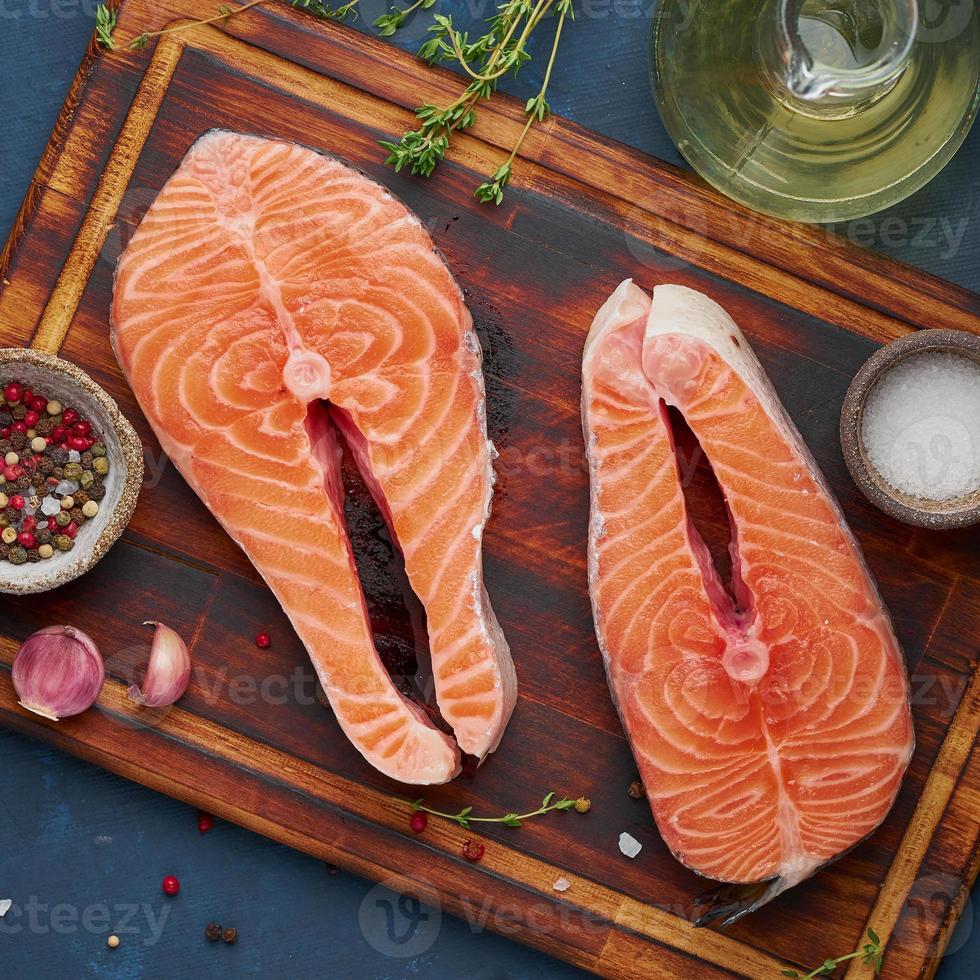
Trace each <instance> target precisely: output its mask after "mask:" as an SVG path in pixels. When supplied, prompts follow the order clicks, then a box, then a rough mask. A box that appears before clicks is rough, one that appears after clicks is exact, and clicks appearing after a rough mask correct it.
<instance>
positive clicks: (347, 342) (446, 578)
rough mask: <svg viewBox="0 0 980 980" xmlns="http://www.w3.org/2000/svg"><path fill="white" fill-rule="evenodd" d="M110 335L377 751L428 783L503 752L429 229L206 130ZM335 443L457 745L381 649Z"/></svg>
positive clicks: (351, 725)
mask: <svg viewBox="0 0 980 980" xmlns="http://www.w3.org/2000/svg"><path fill="white" fill-rule="evenodd" d="M112 326H113V345H114V347H115V351H116V356H117V357H118V359H119V363H120V364H121V365H122V368H123V370H124V372H125V374H126V377H127V379H128V380H129V383H130V385H131V386H132V388H133V391H134V392H135V394H136V397H137V399H138V401H139V404H140V407H141V408H142V409H143V412H144V414H145V415H146V418H147V419H148V421H149V423H150V425H151V426H152V428H153V431H154V432H155V433H156V435H157V437H158V439H159V440H160V444H161V446H162V447H163V449H164V451H165V452H166V453H167V455H168V456H169V457H170V459H171V460H172V461H173V463H174V465H175V466H176V467H177V469H178V470H179V471H180V473H181V474H182V475H183V477H184V479H185V480H186V481H187V482H188V483H189V484H190V485H191V487H192V488H193V489H194V490H195V491H196V493H197V494H198V496H199V497H200V498H201V500H202V501H203V502H204V503H205V504H206V505H207V507H208V508H209V510H210V511H211V513H212V514H213V515H214V516H215V517H216V518H217V519H218V521H220V522H221V524H222V525H223V526H224V528H225V530H227V532H228V533H229V534H230V535H231V537H232V538H233V539H234V540H235V541H236V542H237V543H238V544H239V545H240V546H241V547H242V548H243V549H244V551H245V553H246V554H247V555H248V557H249V558H250V559H251V561H252V563H253V564H254V565H255V567H256V569H258V571H259V572H260V573H261V575H262V577H263V578H264V579H265V581H266V582H267V583H268V585H269V587H270V588H271V589H272V591H273V592H274V593H275V595H276V597H277V598H278V600H279V602H280V603H281V605H282V608H283V609H284V610H285V612H286V614H287V615H288V617H289V619H290V621H291V622H292V624H293V626H294V627H295V629H296V632H297V633H298V634H299V636H300V638H301V639H302V641H303V643H304V644H305V646H306V648H307V650H308V651H309V654H310V657H311V658H312V660H313V664H314V666H315V668H316V671H317V674H318V676H319V678H320V681H321V683H322V685H323V688H324V690H325V691H326V693H327V696H328V697H329V699H330V703H331V705H332V707H333V710H334V713H335V714H336V717H337V720H338V722H339V723H340V725H341V727H342V728H343V729H344V731H345V732H346V734H347V736H348V737H349V738H350V740H351V741H352V742H353V743H354V745H355V746H356V747H357V749H358V750H359V751H360V752H361V753H362V754H363V755H364V757H365V758H366V759H367V760H368V761H369V762H371V763H372V764H373V765H374V766H375V767H377V769H379V770H380V771H381V772H383V773H385V774H386V775H388V776H391V777H392V778H394V779H398V780H401V781H402V782H406V783H418V784H425V783H442V782H445V781H447V780H449V779H451V778H452V777H453V776H455V775H456V774H457V773H458V772H459V768H460V751H459V750H460V749H462V751H463V752H466V753H468V754H470V755H474V756H477V757H479V758H481V759H482V758H483V757H484V756H486V755H487V753H489V752H492V751H493V750H494V749H495V748H496V747H497V744H498V742H499V741H500V738H501V736H502V734H503V731H504V727H505V725H506V723H507V720H508V718H509V716H510V714H511V711H512V709H513V707H514V702H515V699H516V688H517V683H516V678H515V674H514V668H513V664H512V662H511V658H510V652H509V650H508V647H507V643H506V641H505V639H504V636H503V634H502V632H501V630H500V627H499V625H498V624H497V620H496V618H495V616H494V614H493V611H492V609H491V608H490V603H489V601H488V598H487V594H486V591H485V589H484V585H483V570H482V538H483V530H484V526H485V524H486V521H487V517H488V515H489V512H490V498H491V493H492V486H493V470H492V465H491V457H492V454H493V446H492V445H491V443H490V442H489V441H488V439H487V433H486V421H485V415H486V412H485V400H484V399H485V395H484V386H483V373H482V368H481V354H480V346H479V343H478V341H477V339H476V335H475V334H474V332H473V325H472V321H471V319H470V316H469V313H468V312H467V310H466V307H465V305H464V303H463V298H462V294H461V292H460V290H459V287H458V286H457V285H456V283H455V281H454V280H453V278H452V275H451V274H450V272H449V270H448V269H447V268H446V265H445V263H444V262H443V261H442V259H441V258H440V256H439V255H438V254H437V253H436V251H435V248H434V246H433V244H432V241H431V239H430V238H429V236H428V234H427V233H426V232H425V230H424V229H423V227H422V225H421V224H420V223H419V221H418V219H417V218H416V217H415V216H414V215H413V214H412V213H411V212H409V211H408V210H407V209H406V208H405V207H404V206H403V205H402V204H401V203H400V202H399V201H397V200H396V199H395V198H394V197H392V195H391V194H389V193H388V192H387V191H386V190H385V189H384V188H383V187H381V185H380V184H377V183H375V182H374V181H372V180H370V179H369V178H367V177H365V176H363V175H362V174H360V173H358V172H356V171H354V170H352V169H351V168H350V167H347V166H345V165H344V164H342V163H340V162H339V161H337V160H334V159H332V158H329V157H326V156H323V155H321V154H319V153H316V152H314V151H312V150H309V149H306V148H305V147H301V146H297V145H295V144H293V143H286V142H280V141H277V140H270V139H261V138H258V137H253V136H244V135H240V134H236V133H230V132H223V131H215V132H211V133H207V134H206V135H204V136H202V137H201V138H200V139H199V140H198V141H197V142H196V143H195V144H194V145H193V146H192V147H191V149H190V151H189V152H188V154H187V156H186V157H185V158H184V160H183V161H182V163H181V164H180V167H179V168H178V170H177V171H176V173H175V174H174V175H173V176H172V177H171V178H170V180H169V181H168V182H167V184H166V185H165V186H164V188H163V190H162V191H161V192H160V194H159V196H158V197H157V198H156V200H155V201H154V203H153V205H152V206H151V207H150V209H149V211H148V212H147V213H146V216H145V217H144V218H143V221H142V223H141V224H140V226H139V228H138V229H137V231H136V233H135V234H134V236H133V238H132V241H131V242H130V243H129V246H128V247H127V248H126V251H125V253H124V254H123V256H122V257H121V259H120V260H119V265H118V268H117V270H116V279H115V290H114V295H113V306H112ZM339 432H342V433H343V435H344V437H345V438H346V440H347V442H348V443H349V445H350V447H351V449H352V451H353V454H354V456H355V458H356V459H357V462H358V465H359V466H360V468H361V470H362V474H363V476H364V479H365V482H366V484H367V485H368V486H369V488H370V489H371V491H372V493H373V494H374V495H375V498H376V499H377V501H378V504H379V507H380V509H381V511H382V513H383V514H384V515H385V518H386V520H387V521H388V522H389V526H390V528H391V531H392V537H393V538H394V539H395V540H396V541H397V544H398V546H399V548H400V549H401V552H402V554H403V555H404V561H405V570H406V573H407V576H408V579H409V582H410V583H411V586H412V589H413V590H414V591H415V593H416V594H417V595H418V596H419V598H420V599H421V601H422V604H423V605H424V606H425V612H426V617H427V625H428V631H429V645H430V652H431V658H432V671H433V675H434V682H435V693H436V698H437V701H438V705H439V709H440V711H441V714H442V717H443V718H444V719H445V721H446V722H447V723H448V725H450V726H451V727H452V730H453V732H454V734H455V738H456V740H455V742H454V741H453V739H452V738H450V737H449V736H448V735H446V734H444V733H443V732H442V731H441V730H440V729H439V728H437V727H435V726H434V725H433V724H432V723H431V722H430V721H429V720H428V718H427V716H426V714H425V712H424V711H422V710H421V709H420V708H419V707H418V706H417V705H416V704H414V703H413V702H412V701H410V700H409V699H407V698H406V697H404V696H403V695H402V694H401V693H400V692H399V691H397V690H396V688H395V687H394V685H393V683H392V681H391V679H390V677H389V676H388V673H387V672H386V670H385V668H384V665H383V664H382V662H381V660H380V658H379V656H378V654H377V651H376V649H375V646H374V641H373V638H372V634H371V627H370V623H369V620H368V615H367V607H366V604H365V597H364V594H363V591H362V588H361V583H360V581H359V579H358V576H357V573H356V570H355V565H354V559H353V556H352V551H351V545H350V542H349V539H348V534H347V528H346V525H345V522H344V514H343V496H344V490H343V486H342V483H341V478H340V458H341V443H340V441H339V439H338V433H339ZM457 743H458V747H457Z"/></svg>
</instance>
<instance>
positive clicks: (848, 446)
mask: <svg viewBox="0 0 980 980" xmlns="http://www.w3.org/2000/svg"><path fill="white" fill-rule="evenodd" d="M924 353H948V354H959V355H961V356H963V357H969V358H972V359H973V360H975V361H977V362H978V363H980V337H978V336H977V335H976V334H972V333H967V332H965V331H963V330H919V331H917V332H916V333H912V334H909V335H908V336H905V337H902V338H901V339H900V340H896V341H895V342H894V343H892V344H889V345H888V346H887V347H882V348H881V350H879V351H878V352H877V353H875V354H874V355H873V356H872V357H871V358H869V359H868V361H867V362H866V363H865V364H864V366H863V367H862V368H861V370H860V371H858V373H857V375H856V376H855V378H854V381H853V382H851V386H850V388H849V389H848V391H847V397H846V398H845V399H844V410H843V411H842V412H841V420H840V440H841V447H842V448H843V450H844V461H845V462H846V463H847V468H848V469H849V470H850V471H851V476H852V477H854V482H855V483H856V484H857V485H858V487H860V489H861V491H862V492H863V493H864V495H865V496H866V497H867V498H868V500H870V501H871V502H872V503H873V504H874V505H875V506H877V507H879V508H880V509H881V510H883V511H884V512H885V513H886V514H889V515H891V516H892V517H894V518H896V519H897V520H899V521H902V522H903V523H905V524H912V525H914V526H916V527H927V528H932V529H934V530H948V529H952V528H958V527H968V526H969V525H971V524H978V523H980V490H974V491H973V492H972V493H968V494H966V495H965V496H962V497H954V498H952V499H951V500H928V499H925V498H922V497H913V496H911V495H910V494H907V493H903V492H902V491H900V490H896V489H895V488H894V487H893V486H891V485H889V484H888V483H887V482H886V481H885V479H884V477H882V475H881V474H880V473H879V472H878V470H877V469H876V468H875V467H874V466H873V465H872V463H871V461H870V460H869V459H868V454H867V452H866V451H865V448H864V443H863V441H862V428H863V423H864V407H865V405H866V404H867V401H868V397H869V396H870V394H871V392H872V391H873V390H874V387H875V385H876V384H877V383H878V382H879V380H880V379H881V378H883V377H884V376H885V375H886V374H887V373H888V372H889V371H890V370H891V369H892V368H893V367H895V365H897V364H898V363H899V362H900V361H903V360H905V359H906V358H909V357H915V356H917V355H919V354H924Z"/></svg>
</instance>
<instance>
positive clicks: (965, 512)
mask: <svg viewBox="0 0 980 980" xmlns="http://www.w3.org/2000/svg"><path fill="white" fill-rule="evenodd" d="M840 435H841V446H842V447H843V450H844V459H845V462H846V463H847V468H848V469H849V470H850V472H851V476H852V477H854V481H855V483H857V485H858V486H859V487H860V489H861V490H862V492H863V493H864V495H865V496H866V497H867V498H868V499H869V500H870V501H871V502H872V503H873V504H875V505H876V506H877V507H879V508H880V509H881V510H883V511H884V512H885V513H886V514H890V515H891V516H892V517H894V518H896V519H897V520H900V521H902V522H904V523H906V524H912V525H914V526H916V527H927V528H933V529H936V530H945V529H952V528H958V527H967V526H969V525H971V524H977V523H980V336H977V335H975V334H971V333H966V332H964V331H961V330H921V331H918V332H916V333H913V334H909V335H908V336H906V337H902V338H901V340H897V341H895V342H894V343H893V344H889V345H888V346H887V347H883V348H882V349H881V350H879V351H878V352H877V353H876V354H875V355H874V356H873V357H871V358H870V359H869V360H868V361H867V363H866V364H865V365H864V366H863V367H862V368H861V370H860V371H858V373H857V375H856V376H855V378H854V381H853V382H852V383H851V386H850V388H849V389H848V392H847V397H846V398H845V400H844V409H843V412H842V413H841V425H840Z"/></svg>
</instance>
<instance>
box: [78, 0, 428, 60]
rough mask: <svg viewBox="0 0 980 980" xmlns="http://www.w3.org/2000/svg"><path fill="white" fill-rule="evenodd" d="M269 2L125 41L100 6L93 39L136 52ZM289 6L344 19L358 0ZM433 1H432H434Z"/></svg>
mask: <svg viewBox="0 0 980 980" xmlns="http://www.w3.org/2000/svg"><path fill="white" fill-rule="evenodd" d="M269 2H270V0H248V3H243V4H242V5H241V6H240V7H229V6H228V4H226V3H223V4H221V5H220V6H219V7H218V12H217V13H216V14H214V15H213V16H211V17H203V18H201V20H195V21H192V22H191V23H188V24H177V25H176V26H174V27H165V28H164V29H163V30H160V31H143V32H142V33H141V34H137V35H135V36H134V37H132V38H130V39H129V40H128V41H125V42H120V41H117V40H116V38H115V36H114V33H113V32H114V31H115V29H116V15H115V13H114V12H113V11H111V10H110V9H109V8H108V7H107V6H106V5H105V4H104V3H100V4H99V5H98V6H97V7H96V8H95V36H96V39H97V41H98V42H99V44H101V45H102V47H104V48H108V49H109V50H110V51H115V50H119V49H125V50H128V51H136V50H139V49H141V48H145V47H146V46H147V44H149V43H150V39H151V38H154V37H162V36H163V35H164V34H179V33H180V32H181V31H189V30H190V29H191V28H193V27H200V26H201V25H202V24H214V23H215V22H217V21H219V20H220V21H222V22H226V21H228V19H229V18H231V17H235V16H236V15H237V14H242V13H244V12H245V11H246V10H250V9H251V8H252V7H257V6H258V5H259V4H261V3H269ZM286 2H287V3H289V5H290V6H291V7H298V8H301V9H303V10H305V11H307V13H310V14H312V15H313V16H314V17H319V18H320V19H321V20H343V19H344V18H346V17H347V16H348V15H349V14H353V15H354V16H356V15H357V9H356V8H357V5H358V4H359V3H360V0H348V2H347V3H345V4H342V5H341V6H339V7H332V6H331V5H330V3H329V0H326V2H325V0H286ZM433 2H435V0H433Z"/></svg>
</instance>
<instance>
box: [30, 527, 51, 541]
mask: <svg viewBox="0 0 980 980" xmlns="http://www.w3.org/2000/svg"><path fill="white" fill-rule="evenodd" d="M34 539H35V540H36V541H37V543H38V544H51V532H50V531H49V530H48V529H47V528H46V527H39V528H38V529H37V530H36V531H35V532H34Z"/></svg>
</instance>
